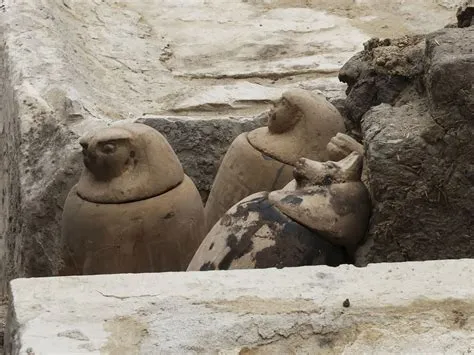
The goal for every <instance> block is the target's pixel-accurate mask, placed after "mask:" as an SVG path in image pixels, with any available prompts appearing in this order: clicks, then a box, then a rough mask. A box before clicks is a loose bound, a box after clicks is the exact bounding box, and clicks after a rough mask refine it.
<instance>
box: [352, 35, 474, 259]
mask: <svg viewBox="0 0 474 355" xmlns="http://www.w3.org/2000/svg"><path fill="white" fill-rule="evenodd" d="M473 43H474V30H473V28H472V27H467V28H445V29H442V30H440V31H437V32H434V33H431V34H429V35H428V36H426V39H425V40H424V44H423V46H424V47H425V51H424V52H422V53H423V58H422V59H420V58H419V55H420V52H419V49H416V50H415V49H412V50H411V51H410V50H408V49H407V51H408V52H409V53H412V55H413V57H407V58H411V59H410V60H413V61H417V63H418V65H419V66H420V71H419V72H417V74H416V75H415V76H413V77H411V78H410V80H409V81H408V82H407V83H406V84H405V89H404V90H403V92H401V93H398V94H397V93H394V97H393V100H392V101H391V102H390V103H392V104H393V105H392V106H391V105H389V104H388V103H386V104H382V105H379V106H376V107H373V108H371V109H370V110H369V111H368V112H367V113H365V115H364V116H363V118H362V133H363V138H364V145H365V149H366V161H367V169H368V173H369V185H370V190H371V194H372V198H373V203H374V210H373V215H372V219H371V223H370V230H369V234H368V239H367V241H366V243H365V244H364V246H363V247H362V248H360V249H359V251H358V257H357V262H358V263H359V264H360V265H365V264H367V263H370V262H386V261H390V262H392V261H408V260H429V259H447V258H469V257H473V256H474V244H473V243H472V238H473V236H474V224H473V220H474V214H473V211H474V202H473V201H474V143H473V142H474V121H473V115H474V105H473V98H474V87H473V86H472V83H473V82H474V51H473V49H474V46H473ZM413 46H414V48H418V47H419V46H421V42H420V44H413ZM358 57H359V58H360V55H359V56H358ZM371 63H372V62H371V61H370V60H369V63H367V62H364V63H363V64H361V68H362V69H364V68H366V67H367V66H370V65H372V64H371ZM378 73H379V72H375V74H374V75H375V78H374V79H373V80H374V81H375V82H377V80H378V79H377V75H379V74H378ZM381 75H382V78H386V76H385V74H381ZM406 78H407V79H408V77H406ZM358 80H361V81H362V82H364V80H365V78H364V77H360V79H358ZM420 84H422V85H420ZM352 85H353V87H357V86H358V81H357V80H356V81H355V82H353V83H352ZM351 95H352V96H353V97H351ZM358 100H361V102H363V103H364V105H366V106H365V107H368V106H373V105H374V104H375V103H376V101H373V100H372V99H371V97H368V98H364V96H363V92H359V93H357V91H354V89H352V90H351V92H350V93H349V97H348V102H349V105H350V104H351V102H354V101H356V102H358ZM364 109H365V108H364ZM362 111H363V110H360V111H357V112H359V113H361V112H362Z"/></svg>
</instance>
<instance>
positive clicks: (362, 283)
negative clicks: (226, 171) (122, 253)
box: [5, 259, 474, 355]
mask: <svg viewBox="0 0 474 355" xmlns="http://www.w3.org/2000/svg"><path fill="white" fill-rule="evenodd" d="M295 285H297V287H295ZM5 339H6V345H7V347H6V350H7V353H8V354H12V355H17V354H52V353H56V354H98V353H102V354H226V355H231V354H232V355H236V354H314V353H322V354H469V353H472V352H473V351H474V260H472V259H471V260H469V259H465V260H448V261H444V260H442V261H428V262H418V263H395V264H394V263H387V264H377V265H369V266H368V267H367V268H356V267H354V266H349V265H344V266H339V267H337V268H332V267H328V266H313V267H299V268H285V269H280V270H277V269H265V270H245V271H243V270H231V271H226V272H219V271H205V272H186V273H159V274H128V275H123V274H122V275H98V276H84V277H55V278H41V279H35V278H30V279H17V280H14V281H13V282H12V284H11V297H10V309H9V319H8V324H7V333H6V337H5Z"/></svg>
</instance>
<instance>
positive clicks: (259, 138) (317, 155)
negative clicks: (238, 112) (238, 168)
mask: <svg viewBox="0 0 474 355" xmlns="http://www.w3.org/2000/svg"><path fill="white" fill-rule="evenodd" d="M344 131H345V127H344V121H343V118H342V116H341V115H340V114H339V112H338V111H337V109H336V108H335V107H334V106H333V105H332V104H330V103H329V102H328V101H327V100H326V99H325V98H324V97H323V96H322V95H319V94H313V93H311V92H309V91H307V90H302V89H291V90H288V91H286V92H284V93H283V95H282V97H281V99H280V100H278V101H277V102H276V103H275V104H274V107H273V108H272V109H271V110H270V111H269V115H268V125H267V127H262V128H258V129H256V130H254V131H252V132H250V133H249V134H248V140H249V142H250V144H251V145H252V146H253V147H255V148H256V149H258V150H260V151H262V152H263V153H265V154H267V155H269V156H271V157H273V158H275V159H277V160H280V161H282V162H284V163H287V164H291V165H293V164H295V163H296V161H297V160H298V159H299V158H300V157H302V156H304V157H308V159H313V160H320V161H324V160H327V159H328V154H327V151H326V146H327V144H328V142H329V140H330V139H331V138H332V137H333V136H334V135H336V134H337V133H338V132H344Z"/></svg>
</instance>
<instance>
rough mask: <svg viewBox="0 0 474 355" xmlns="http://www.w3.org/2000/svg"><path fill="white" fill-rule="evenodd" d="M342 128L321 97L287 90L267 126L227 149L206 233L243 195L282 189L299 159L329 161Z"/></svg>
mask: <svg viewBox="0 0 474 355" xmlns="http://www.w3.org/2000/svg"><path fill="white" fill-rule="evenodd" d="M344 130H345V128H344V122H343V119H342V117H341V115H340V114H339V112H338V111H337V109H336V108H335V107H334V106H333V105H331V104H330V103H329V102H328V101H326V99H325V98H324V97H323V96H322V95H313V94H312V93H310V92H309V91H305V90H301V89H292V90H289V91H287V92H285V93H284V94H283V96H282V98H281V99H280V100H279V101H278V102H277V103H276V105H275V107H274V108H273V109H272V110H271V111H270V112H269V115H268V126H267V127H262V128H258V129H256V130H254V131H251V132H249V133H242V134H241V135H239V136H238V137H237V138H236V139H235V140H234V142H233V143H232V144H231V146H230V147H229V149H228V151H227V153H226V155H225V156H224V158H223V160H222V163H221V166H220V167H219V171H218V172H217V175H216V178H215V180H214V183H213V185H212V189H211V192H210V194H209V198H208V200H207V203H206V208H205V211H206V219H207V222H206V223H207V230H210V229H211V228H212V226H213V225H214V224H215V223H216V222H217V220H218V219H219V218H220V217H222V215H223V214H224V213H225V212H226V211H227V210H228V209H229V208H230V207H231V206H232V205H234V204H235V203H237V202H238V201H240V200H241V199H243V198H244V197H246V196H249V195H250V194H253V193H255V192H258V191H273V190H277V189H280V188H282V187H283V186H285V185H286V184H287V183H288V182H289V181H290V180H291V179H292V178H293V177H292V171H293V165H294V164H295V163H296V161H297V160H298V158H300V157H302V156H304V157H307V158H308V159H313V160H318V161H325V160H327V159H328V158H329V157H328V152H327V149H326V146H327V144H328V142H329V140H330V139H331V137H333V136H335V135H336V133H338V132H344Z"/></svg>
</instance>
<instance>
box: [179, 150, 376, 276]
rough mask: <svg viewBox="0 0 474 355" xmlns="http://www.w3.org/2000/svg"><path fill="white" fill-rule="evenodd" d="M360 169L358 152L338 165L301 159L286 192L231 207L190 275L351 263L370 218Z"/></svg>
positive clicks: (205, 243) (250, 198)
mask: <svg viewBox="0 0 474 355" xmlns="http://www.w3.org/2000/svg"><path fill="white" fill-rule="evenodd" d="M361 169H362V157H361V156H360V155H359V154H358V153H357V152H353V153H351V154H350V155H349V156H347V157H346V158H344V159H343V160H341V161H338V162H333V161H326V162H317V161H311V160H308V159H304V158H303V159H300V160H298V162H297V164H296V167H295V170H294V177H295V180H293V181H291V182H290V183H289V184H287V185H286V186H285V187H284V188H283V189H281V190H277V191H273V192H259V193H255V194H253V195H251V196H248V197H247V198H245V199H243V200H242V201H240V202H239V203H237V204H235V205H234V206H232V208H231V209H230V210H229V211H227V213H225V214H224V216H223V217H222V218H221V219H220V220H219V221H218V222H217V223H216V224H215V225H214V227H213V228H212V229H211V231H210V232H209V233H208V235H207V236H206V238H205V239H204V241H203V242H202V244H201V245H200V247H199V249H198V250H197V252H196V254H195V255H194V257H193V259H192V261H191V263H190V264H189V266H188V269H187V270H188V271H198V270H225V269H250V268H269V267H278V268H280V267H293V266H303V265H320V264H323V265H329V266H337V265H340V264H342V263H352V262H353V255H352V254H353V251H354V249H355V246H356V245H357V244H358V243H359V242H360V240H361V239H362V238H363V237H364V236H365V232H366V230H367V226H368V221H369V216H370V200H369V194H368V191H367V189H366V187H365V186H364V184H362V183H361V181H360V176H361Z"/></svg>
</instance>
